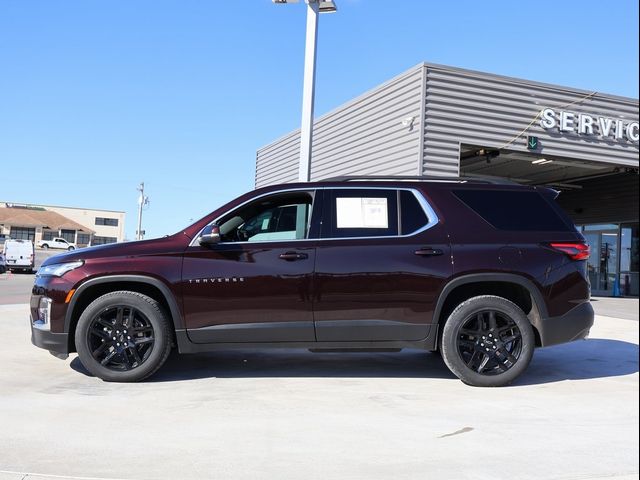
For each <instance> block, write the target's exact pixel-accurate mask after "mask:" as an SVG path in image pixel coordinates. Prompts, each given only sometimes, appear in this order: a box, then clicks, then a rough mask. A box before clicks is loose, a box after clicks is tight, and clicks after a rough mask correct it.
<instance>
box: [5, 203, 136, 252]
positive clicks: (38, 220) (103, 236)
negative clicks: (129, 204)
mask: <svg viewBox="0 0 640 480" xmlns="http://www.w3.org/2000/svg"><path fill="white" fill-rule="evenodd" d="M124 217H125V213H124V212H119V211H113V210H91V209H86V208H75V207H59V206H52V205H33V204H24V203H12V202H0V235H1V236H2V237H3V238H15V239H24V240H31V241H32V242H37V241H39V240H51V239H53V238H54V237H62V238H64V239H65V240H66V241H68V242H71V243H75V244H76V245H77V246H78V247H85V246H87V245H103V244H105V243H115V242H121V241H123V240H124Z"/></svg>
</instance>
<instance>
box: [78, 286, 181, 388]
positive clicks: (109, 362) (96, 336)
mask: <svg viewBox="0 0 640 480" xmlns="http://www.w3.org/2000/svg"><path fill="white" fill-rule="evenodd" d="M171 330H172V323H171V319H170V317H169V315H168V314H167V312H165V310H164V309H163V308H162V306H161V305H160V303H159V302H158V301H157V300H155V299H153V298H151V297H149V296H147V295H143V294H141V293H138V292H132V291H124V290H123V291H117V292H111V293H107V294H105V295H102V296H101V297H98V298H97V299H95V300H94V301H93V302H91V303H90V304H89V306H88V307H87V308H86V309H85V310H84V311H83V312H82V314H81V315H80V318H79V320H78V325H77V326H76V331H75V345H76V350H77V351H78V357H79V358H80V361H81V362H82V364H83V365H84V366H85V368H86V369H87V370H88V371H89V372H90V373H92V374H93V375H95V376H96V377H98V378H101V379H102V380H105V381H109V382H137V381H140V380H143V379H145V378H147V377H149V376H150V375H153V374H154V373H155V372H156V371H157V370H158V369H159V368H160V367H161V366H162V365H163V364H164V362H165V361H166V360H167V357H168V356H169V353H170V352H171V336H172V334H171Z"/></svg>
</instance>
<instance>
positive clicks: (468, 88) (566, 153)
mask: <svg viewBox="0 0 640 480" xmlns="http://www.w3.org/2000/svg"><path fill="white" fill-rule="evenodd" d="M424 68H426V69H427V75H426V108H425V122H424V125H425V136H424V163H423V173H424V174H425V175H437V174H447V175H452V174H453V175H457V174H458V168H459V167H458V165H459V149H460V144H461V143H465V144H470V145H478V146H485V147H493V148H507V149H509V150H515V151H523V152H526V151H527V146H526V142H527V135H534V136H537V137H539V139H540V145H541V149H539V150H538V152H539V153H541V154H542V155H549V156H555V155H557V156H563V157H568V158H575V159H582V160H592V161H598V162H608V163H616V164H625V165H633V166H636V167H637V166H638V144H637V143H635V144H632V143H631V142H627V141H617V140H615V139H614V138H613V137H611V138H608V139H603V138H601V137H598V136H596V135H590V136H588V137H586V136H579V135H578V134H577V133H571V132H569V133H562V134H561V133H560V132H558V131H557V129H555V130H553V131H551V130H544V129H543V128H542V127H540V125H539V121H538V120H536V121H535V122H534V123H533V125H532V126H531V128H530V129H529V130H528V133H525V134H524V135H523V136H522V137H521V138H519V139H517V140H516V141H514V142H513V143H510V144H508V145H505V144H507V143H508V142H509V141H510V140H512V139H513V138H514V137H515V136H517V135H518V134H519V133H520V132H522V130H523V129H525V128H526V127H527V125H529V123H530V122H531V121H532V120H534V118H535V117H536V115H537V114H538V112H540V111H541V110H542V109H543V108H547V107H549V108H554V109H555V110H561V109H564V110H567V111H570V112H575V113H585V114H589V115H592V116H598V115H602V116H605V117H613V118H622V119H623V120H625V122H628V121H635V122H637V121H638V101H637V100H633V99H626V98H623V97H615V96H611V95H602V94H597V95H594V96H592V97H589V98H587V99H584V97H585V96H587V95H588V94H589V93H592V92H583V91H579V90H571V89H566V88H563V87H557V86H553V85H545V84H541V83H535V82H529V81H526V80H519V79H515V78H508V77H499V76H496V75H491V74H485V73H481V72H473V71H468V70H462V69H456V68H452V67H444V66H439V65H425V67H424ZM569 104H571V105H569ZM567 105H568V106H567Z"/></svg>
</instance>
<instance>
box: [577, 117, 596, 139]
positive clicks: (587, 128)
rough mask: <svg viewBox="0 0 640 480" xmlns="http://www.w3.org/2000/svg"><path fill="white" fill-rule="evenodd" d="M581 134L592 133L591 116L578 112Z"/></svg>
mask: <svg viewBox="0 0 640 480" xmlns="http://www.w3.org/2000/svg"><path fill="white" fill-rule="evenodd" d="M578 131H579V132H580V133H581V134H583V135H584V134H585V133H586V134H587V135H593V117H591V116H590V115H584V114H580V123H579V130H578Z"/></svg>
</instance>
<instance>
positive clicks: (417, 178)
mask: <svg viewBox="0 0 640 480" xmlns="http://www.w3.org/2000/svg"><path fill="white" fill-rule="evenodd" d="M398 180H401V181H403V180H404V181H406V180H412V181H414V182H452V183H467V182H469V183H489V184H494V185H520V184H519V183H517V182H514V181H512V180H507V179H504V178H494V177H481V176H478V177H445V176H438V175H368V176H367V175H342V176H339V177H331V178H323V179H320V180H317V181H319V182H358V181H361V182H366V181H391V182H393V181H398Z"/></svg>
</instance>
